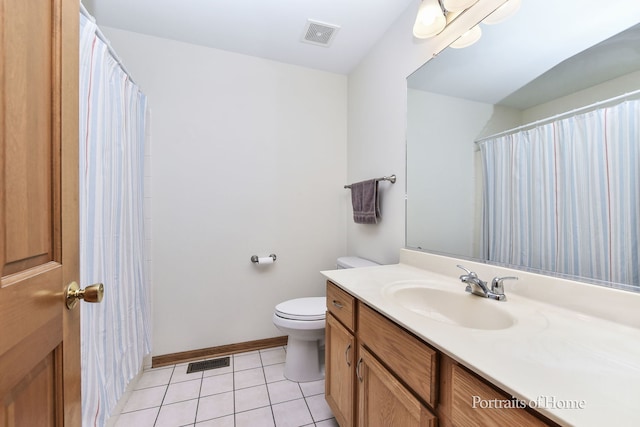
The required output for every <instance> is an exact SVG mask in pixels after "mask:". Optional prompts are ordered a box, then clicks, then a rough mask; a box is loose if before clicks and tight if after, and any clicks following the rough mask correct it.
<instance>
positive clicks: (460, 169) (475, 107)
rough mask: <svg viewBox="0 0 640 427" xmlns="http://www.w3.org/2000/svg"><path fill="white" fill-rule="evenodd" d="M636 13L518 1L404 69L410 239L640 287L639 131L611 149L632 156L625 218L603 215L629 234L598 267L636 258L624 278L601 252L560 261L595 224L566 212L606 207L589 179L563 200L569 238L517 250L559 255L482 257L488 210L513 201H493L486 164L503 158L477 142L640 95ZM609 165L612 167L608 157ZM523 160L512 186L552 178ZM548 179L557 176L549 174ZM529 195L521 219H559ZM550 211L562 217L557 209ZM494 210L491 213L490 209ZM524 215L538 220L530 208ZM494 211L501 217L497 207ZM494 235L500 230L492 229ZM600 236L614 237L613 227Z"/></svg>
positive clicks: (583, 0) (618, 3) (585, 1)
mask: <svg viewBox="0 0 640 427" xmlns="http://www.w3.org/2000/svg"><path fill="white" fill-rule="evenodd" d="M639 23H640V2H635V1H628V0H627V1H624V0H613V1H608V2H602V1H601V0H598V1H595V0H564V1H561V2H555V1H547V0H545V1H542V0H523V2H522V6H521V8H520V10H519V11H518V12H517V14H516V15H515V16H513V17H512V18H510V19H509V20H508V21H505V22H502V23H500V24H497V25H492V26H489V25H481V27H482V30H483V35H482V38H481V39H480V41H479V42H477V43H476V44H474V45H472V46H470V47H467V48H465V49H452V48H448V49H446V50H445V51H443V52H442V53H440V54H439V55H438V56H437V57H435V58H433V59H432V60H430V61H428V62H427V63H426V64H424V65H423V66H422V67H421V68H419V69H418V70H417V71H415V72H414V73H413V74H412V75H411V76H409V77H408V79H407V103H408V108H407V207H406V209H407V210H406V246H407V247H409V248H413V249H420V250H423V251H428V252H434V253H439V254H445V255H450V256H455V257H458V258H465V259H472V260H479V261H483V262H495V263H496V264H501V265H508V266H511V267H515V268H519V269H526V270H532V271H537V272H542V273H544V274H551V275H558V276H563V277H570V278H574V279H577V280H582V281H587V282H591V283H598V284H603V285H606V286H613V287H616V288H620V289H624V290H629V291H634V292H639V291H640V283H639V281H638V280H639V278H638V270H637V268H638V267H637V266H638V264H640V255H639V248H638V240H637V239H638V237H639V236H638V233H640V232H639V231H638V227H639V225H638V224H640V180H639V178H638V169H639V168H640V139H639V138H640V137H637V135H639V134H635V135H636V136H635V137H634V138H635V140H634V141H633V142H632V144H631V146H629V145H628V144H627V148H625V150H626V151H625V152H624V153H617V152H616V153H611V152H608V153H607V154H606V156H610V157H612V158H613V157H614V156H615V157H616V158H618V157H619V158H621V159H623V160H624V161H625V166H624V168H622V167H620V168H617V167H616V169H620V170H622V172H621V173H622V174H624V177H623V178H624V179H625V180H626V181H625V184H624V187H625V190H624V191H626V196H623V197H624V198H625V201H624V203H623V205H624V208H620V209H622V210H623V212H618V215H619V218H626V219H625V221H628V223H621V222H619V221H617V220H615V219H614V221H612V223H610V224H608V225H606V227H608V229H609V231H610V230H613V229H617V230H618V234H619V235H621V236H625V239H626V240H625V241H624V242H616V243H615V244H614V246H616V251H617V254H616V255H615V256H617V257H618V258H620V259H619V260H618V263H619V264H622V265H623V266H622V267H620V266H619V265H613V266H608V267H602V268H604V269H612V270H616V269H619V268H622V269H624V268H626V266H628V265H632V264H635V270H634V271H633V272H631V273H629V274H627V275H626V276H623V277H622V278H619V277H615V276H610V275H608V274H602V272H601V271H600V270H601V269H602V268H601V267H600V266H599V264H600V261H601V258H602V256H600V255H592V257H595V258H593V261H588V262H587V263H589V264H593V265H592V266H591V267H589V268H586V269H582V270H566V269H564V268H563V267H562V264H563V263H564V264H577V263H579V261H577V260H575V259H573V258H572V256H573V255H569V254H567V253H566V252H564V251H565V249H566V248H565V246H576V247H577V246H583V247H586V245H587V243H586V242H587V240H589V239H591V240H592V241H593V239H594V236H592V235H590V233H594V231H593V230H594V229H593V228H592V227H590V226H585V225H584V224H580V225H574V224H573V223H572V222H571V221H572V220H573V219H572V216H571V215H572V214H571V212H574V213H575V212H578V213H579V212H580V211H584V210H594V211H598V210H601V208H602V209H604V208H605V206H604V202H603V199H602V197H601V196H600V193H597V192H596V191H595V190H594V189H593V188H592V187H589V186H583V184H580V185H579V186H578V187H576V188H574V189H573V190H572V193H571V192H570V191H566V192H567V193H571V194H572V195H571V196H570V197H569V199H571V200H574V201H575V203H574V205H573V206H568V207H565V208H562V209H566V210H567V212H569V213H564V214H562V215H567V218H568V219H567V221H566V222H567V224H565V226H567V225H568V231H566V230H565V231H564V233H565V237H564V238H565V239H567V241H566V242H565V243H563V244H562V245H560V246H563V247H562V248H553V249H550V250H547V249H546V248H545V247H544V244H542V246H541V247H537V248H536V246H535V245H536V244H535V243H534V244H533V247H534V248H535V249H533V250H529V249H528V250H523V249H515V251H516V252H517V251H520V252H526V251H536V250H538V251H539V252H541V253H543V254H542V255H541V256H542V257H544V256H548V255H552V256H553V257H554V258H555V260H554V262H553V263H551V264H544V263H543V264H539V263H537V262H531V263H529V262H528V261H527V260H526V259H527V258H526V257H522V258H518V257H515V258H510V259H511V261H507V262H502V261H500V260H497V261H496V260H495V259H493V258H492V257H491V256H490V255H487V246H488V243H487V225H486V223H487V218H488V215H493V214H494V212H493V210H495V211H501V210H508V209H510V205H512V204H514V202H513V200H511V199H508V200H501V197H502V196H500V195H497V196H495V197H497V199H496V198H494V199H493V200H492V201H491V202H487V199H486V197H487V195H486V194H487V192H488V190H487V188H486V186H487V185H489V184H487V176H486V175H487V174H490V173H489V172H487V168H488V169H489V170H491V169H492V168H497V167H496V166H494V165H492V164H491V163H487V161H486V156H487V154H486V152H483V149H482V148H481V146H482V144H483V142H481V141H484V140H485V138H488V139H490V140H491V137H492V136H493V135H499V136H500V135H513V134H514V132H517V131H514V129H516V130H517V129H521V130H522V131H523V132H524V131H528V130H529V129H532V128H534V127H535V125H533V124H536V123H537V124H541V125H542V124H547V123H553V122H554V120H563V119H564V118H565V117H573V116H576V115H580V114H582V112H589V111H593V110H594V109H598V108H600V107H602V108H605V107H608V106H609V105H617V104H618V103H619V102H626V101H627V100H631V101H635V100H638V99H640V95H638V94H634V92H638V91H640V24H639ZM612 99H615V101H612ZM636 118H637V120H632V122H633V123H634V126H636V127H638V128H640V114H638V115H636ZM607 119H608V120H611V118H610V117H608V118H607ZM574 133H575V132H574ZM613 135H617V134H613ZM612 138H613V137H611V136H609V139H610V140H611V139H612ZM479 141H480V142H479ZM608 149H609V150H612V149H613V148H611V147H608ZM574 150H575V147H574ZM580 150H581V148H578V151H580ZM584 151H588V149H586V148H585V150H584ZM483 153H484V154H483ZM573 155H575V156H579V154H575V153H574V154H573ZM542 156H543V157H544V155H542ZM598 156H600V155H598V154H596V160H597V159H599V158H602V157H603V156H600V157H598ZM572 159H573V158H570V162H571V164H572V165H571V166H572V167H574V166H573V160H572ZM629 159H631V160H630V161H627V160H629ZM565 160H566V159H565ZM507 163H508V161H507ZM558 165H559V166H558ZM563 165H568V163H566V164H561V163H557V164H556V166H555V168H556V171H561V172H563V173H564V170H565V169H566V168H565V167H564V166H563ZM605 167H606V165H605ZM608 167H609V168H610V169H611V168H612V167H611V164H609V166H608ZM531 169H534V170H533V173H536V172H538V170H537V169H538V167H537V166H534V167H532V168H531ZM542 169H543V168H542V167H541V168H540V170H542ZM527 170H528V169H527V167H516V168H515V169H514V168H512V169H510V170H509V171H508V172H506V173H508V174H509V175H506V176H505V175H503V176H502V178H500V177H498V178H497V180H498V182H500V180H501V179H502V180H504V181H509V183H510V184H509V185H512V186H514V185H520V183H521V182H524V183H526V185H527V186H528V187H530V189H531V188H532V189H533V192H534V193H537V191H538V188H539V187H541V186H544V185H547V184H548V183H545V178H544V176H542V177H531V176H529V175H525V174H527V173H528V172H527ZM576 173H579V172H576ZM590 174H595V172H593V173H592V172H591V171H589V173H587V174H586V175H590ZM629 175H633V177H632V178H629ZM514 183H516V184H514ZM494 184H495V183H494ZM523 185H525V184H523ZM551 185H553V186H556V187H558V186H560V185H561V184H558V183H557V182H555V181H554V182H553V183H552V184H551ZM593 185H595V186H596V187H597V184H593ZM516 193H517V191H516ZM518 197H519V195H518ZM553 197H556V196H553ZM518 203H521V202H518ZM522 203H524V204H525V205H528V206H529V208H525V210H524V211H521V212H520V214H519V216H518V221H519V220H520V219H522V218H524V219H527V221H530V222H539V223H543V226H544V225H545V224H546V223H547V222H549V221H551V222H553V221H556V222H557V218H555V219H549V220H548V221H547V220H546V219H539V217H542V215H541V214H539V213H538V212H537V211H534V210H533V208H532V206H538V205H545V204H547V201H546V200H545V199H544V198H541V199H539V200H529V201H525V202H522ZM587 204H589V205H587ZM508 205H509V206H508ZM554 209H555V210H556V216H558V215H559V214H558V213H557V212H558V210H560V208H558V207H554ZM607 209H609V210H611V209H610V208H607ZM489 210H492V212H491V213H488V211H489ZM595 215H598V214H597V213H596V214H595ZM529 216H532V217H535V218H526V217H529ZM492 218H494V217H492ZM492 221H496V222H500V221H502V222H504V221H505V220H504V217H502V218H500V217H498V219H495V218H494V219H492ZM509 221H514V220H513V219H511V220H509ZM572 226H573V229H572V228H571V227H572ZM515 229H518V230H520V231H521V232H522V233H525V234H527V235H526V236H524V237H523V236H520V237H519V238H523V239H525V240H537V239H538V236H537V231H535V230H536V229H535V228H533V229H531V230H534V231H531V230H529V231H523V230H526V228H524V227H521V226H520V225H516V226H515ZM620 231H621V232H620ZM493 233H495V230H493V231H490V232H489V234H493ZM554 238H555V239H556V240H559V239H560V238H557V237H554ZM604 239H609V242H610V241H611V238H610V237H607V236H605V237H604ZM592 244H593V243H592ZM490 245H494V246H495V245H497V246H498V247H496V248H492V250H498V251H500V250H504V249H506V250H514V248H512V246H515V245H514V244H513V240H512V239H511V238H506V239H502V240H500V239H496V241H495V242H492V243H491V244H490ZM595 245H596V246H597V245H598V243H597V241H596V244H595ZM500 246H501V247H500ZM505 247H506V248H505ZM514 259H520V260H519V261H513V260H514ZM580 262H583V263H585V262H584V261H580ZM556 266H557V267H556ZM592 270H593V271H592ZM576 271H579V272H578V273H576Z"/></svg>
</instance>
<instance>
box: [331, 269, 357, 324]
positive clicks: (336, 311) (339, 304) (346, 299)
mask: <svg viewBox="0 0 640 427" xmlns="http://www.w3.org/2000/svg"><path fill="white" fill-rule="evenodd" d="M355 307H356V301H355V298H354V297H352V296H351V295H349V294H348V293H347V292H345V291H343V290H342V289H340V288H339V287H338V286H336V285H335V284H333V283H331V282H329V281H327V310H329V312H331V313H332V314H333V315H334V316H335V317H336V319H338V320H339V321H340V322H342V324H343V325H344V326H346V327H347V328H348V329H349V330H351V331H352V332H353V330H354V328H355V324H356V315H355V313H356V310H355Z"/></svg>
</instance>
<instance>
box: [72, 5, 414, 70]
mask: <svg viewBox="0 0 640 427" xmlns="http://www.w3.org/2000/svg"><path fill="white" fill-rule="evenodd" d="M82 3H83V4H84V5H85V7H86V8H87V10H88V11H89V12H90V13H91V14H92V15H93V16H94V17H95V18H96V21H97V23H98V25H102V26H109V27H115V28H120V29H123V30H128V31H134V32H137V33H142V34H148V35H152V36H157V37H163V38H168V39H173V40H178V41H183V42H187V43H192V44H197V45H203V46H209V47H213V48H217V49H223V50H228V51H232V52H237V53H242V54H246V55H251V56H257V57H261V58H267V59H271V60H275V61H279V62H285V63H289V64H294V65H300V66H303V67H308V68H314V69H318V70H323V71H329V72H334V73H340V74H348V73H349V72H350V71H351V70H353V68H354V67H355V66H356V65H357V64H358V63H359V62H360V61H361V60H362V58H363V57H364V56H365V55H366V53H367V52H368V51H369V50H370V49H371V47H372V46H373V45H374V44H375V43H376V42H377V41H378V40H379V39H380V38H381V37H382V36H383V34H384V33H385V32H386V31H387V29H388V28H389V27H390V26H391V24H393V22H394V21H395V20H396V19H397V18H398V16H400V14H402V12H404V11H405V10H406V9H407V7H413V8H415V9H416V11H417V8H418V3H419V0H321V1H320V0H82ZM308 19H311V20H314V21H320V22H323V23H327V24H331V25H337V26H339V27H340V29H339V30H338V31H337V33H336V35H335V38H334V40H333V42H332V43H331V45H330V46H329V47H324V46H317V45H312V44H308V43H303V42H301V41H300V40H301V39H302V37H303V32H304V30H305V27H306V25H307V20H308ZM407 31H411V28H407Z"/></svg>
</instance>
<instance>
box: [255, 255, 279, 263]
mask: <svg viewBox="0 0 640 427" xmlns="http://www.w3.org/2000/svg"><path fill="white" fill-rule="evenodd" d="M269 257H270V258H271V259H272V260H273V261H274V262H275V260H276V254H271V255H269ZM259 260H260V258H259V257H258V255H251V262H253V263H255V264H258V263H259Z"/></svg>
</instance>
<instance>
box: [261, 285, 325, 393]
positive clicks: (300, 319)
mask: <svg viewBox="0 0 640 427" xmlns="http://www.w3.org/2000/svg"><path fill="white" fill-rule="evenodd" d="M326 307H327V306H326V299H325V297H310V298H297V299H292V300H289V301H285V302H282V303H280V304H278V305H277V306H276V310H275V312H274V313H273V324H274V325H276V327H277V328H278V329H280V330H281V331H282V332H283V333H285V334H287V335H288V336H289V339H288V341H287V356H286V360H285V363H284V376H285V378H287V379H289V380H291V381H296V382H308V381H317V380H321V379H322V378H324V371H323V366H322V359H323V357H324V355H322V354H321V353H322V348H321V347H320V345H319V343H320V342H321V341H323V340H324V325H325V318H326V315H325V312H326V310H327V308H326Z"/></svg>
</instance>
